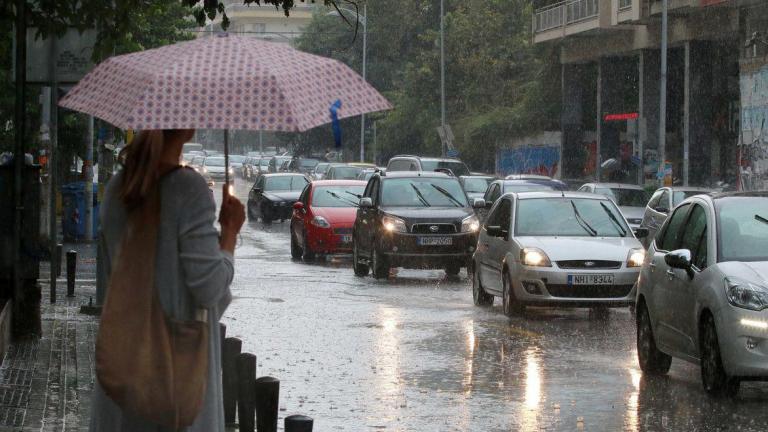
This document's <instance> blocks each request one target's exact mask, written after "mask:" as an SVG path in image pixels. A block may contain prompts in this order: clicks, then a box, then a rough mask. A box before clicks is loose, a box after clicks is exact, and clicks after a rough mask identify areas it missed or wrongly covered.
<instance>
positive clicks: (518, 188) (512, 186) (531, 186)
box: [504, 182, 559, 193]
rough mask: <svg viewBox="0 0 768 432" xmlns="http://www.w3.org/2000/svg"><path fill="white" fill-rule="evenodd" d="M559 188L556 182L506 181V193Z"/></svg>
mask: <svg viewBox="0 0 768 432" xmlns="http://www.w3.org/2000/svg"><path fill="white" fill-rule="evenodd" d="M551 190H559V189H558V188H557V186H555V185H554V184H546V183H525V182H521V183H509V182H505V183H504V193H507V192H540V191H551Z"/></svg>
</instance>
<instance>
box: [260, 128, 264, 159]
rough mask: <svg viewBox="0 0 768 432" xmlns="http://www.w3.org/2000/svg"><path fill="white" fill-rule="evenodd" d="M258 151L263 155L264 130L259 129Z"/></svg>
mask: <svg viewBox="0 0 768 432" xmlns="http://www.w3.org/2000/svg"><path fill="white" fill-rule="evenodd" d="M259 153H260V154H261V156H262V157H263V156H264V131H262V130H260V131H259Z"/></svg>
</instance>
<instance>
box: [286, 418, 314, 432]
mask: <svg viewBox="0 0 768 432" xmlns="http://www.w3.org/2000/svg"><path fill="white" fill-rule="evenodd" d="M313 423H314V420H312V417H307V416H305V415H300V414H294V415H290V416H288V417H286V418H285V432H312V425H313Z"/></svg>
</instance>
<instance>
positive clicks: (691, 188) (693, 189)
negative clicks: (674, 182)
mask: <svg viewBox="0 0 768 432" xmlns="http://www.w3.org/2000/svg"><path fill="white" fill-rule="evenodd" d="M662 189H669V190H671V191H672V192H674V191H691V192H704V193H710V192H712V189H709V188H705V187H696V186H664V187H662V188H658V189H656V190H657V191H660V190H662Z"/></svg>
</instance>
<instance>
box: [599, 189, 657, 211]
mask: <svg viewBox="0 0 768 432" xmlns="http://www.w3.org/2000/svg"><path fill="white" fill-rule="evenodd" d="M595 193H597V194H600V195H605V196H607V197H608V198H610V199H612V200H613V202H615V203H616V204H617V205H618V206H620V207H645V205H646V204H648V199H649V197H648V193H647V192H646V191H644V190H642V189H625V188H595Z"/></svg>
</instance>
